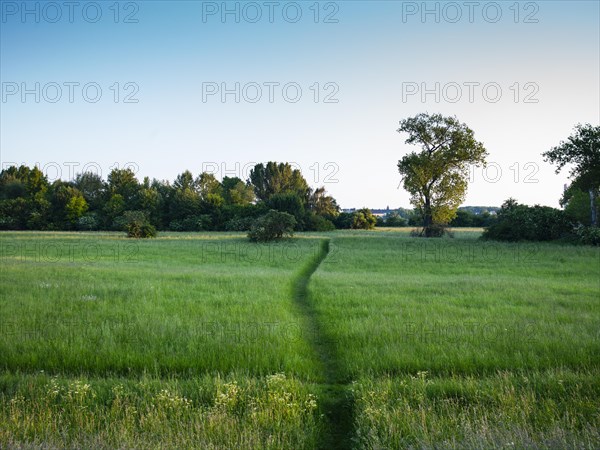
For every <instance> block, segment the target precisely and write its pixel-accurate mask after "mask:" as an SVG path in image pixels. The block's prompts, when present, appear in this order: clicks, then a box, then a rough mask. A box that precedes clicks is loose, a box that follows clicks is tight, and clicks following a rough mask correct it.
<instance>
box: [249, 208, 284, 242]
mask: <svg viewBox="0 0 600 450" xmlns="http://www.w3.org/2000/svg"><path fill="white" fill-rule="evenodd" d="M295 226H296V219H295V218H294V216H292V215H291V214H288V213H285V212H281V211H276V210H274V209H272V210H271V211H269V212H268V213H267V214H265V215H264V216H261V217H259V218H258V219H256V220H255V221H254V223H253V224H252V227H251V228H250V231H249V232H248V237H249V238H250V240H251V241H254V242H267V241H273V240H275V239H281V238H283V237H291V236H293V235H294V227H295Z"/></svg>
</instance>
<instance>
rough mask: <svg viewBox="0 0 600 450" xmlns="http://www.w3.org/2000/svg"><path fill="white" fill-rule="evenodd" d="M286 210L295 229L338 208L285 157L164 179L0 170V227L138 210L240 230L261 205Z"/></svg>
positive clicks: (180, 222)
mask: <svg viewBox="0 0 600 450" xmlns="http://www.w3.org/2000/svg"><path fill="white" fill-rule="evenodd" d="M272 209H273V210H277V211H282V212H286V213H288V214H291V215H292V216H293V217H294V219H295V230H296V231H308V230H316V231H323V230H329V229H334V228H335V225H334V221H335V220H336V218H337V217H338V216H339V213H340V208H339V206H338V204H337V202H336V200H335V199H334V198H333V197H331V196H330V195H327V192H326V191H325V188H324V187H319V188H316V189H312V188H311V187H310V186H309V185H308V183H307V182H306V180H305V179H304V177H303V176H302V174H301V173H300V171H299V170H298V169H294V168H293V167H292V166H291V165H290V164H288V163H277V162H269V163H267V164H257V165H255V166H254V168H253V169H252V170H251V172H250V177H249V179H248V180H245V181H244V180H241V179H240V178H237V177H224V178H223V179H222V180H221V181H219V180H218V179H217V178H216V177H215V176H214V175H213V174H210V173H206V172H205V173H201V174H199V175H198V176H196V177H195V176H194V175H193V174H192V173H191V172H190V171H188V170H186V171H184V172H183V173H181V174H179V175H178V176H177V177H176V178H175V180H174V181H173V182H172V183H171V182H168V181H162V180H157V179H152V180H151V179H150V178H148V177H146V178H144V179H143V181H142V182H139V181H138V179H137V178H136V176H135V173H134V172H133V171H132V170H131V169H113V170H112V171H111V172H110V174H109V175H108V177H107V179H106V181H105V180H104V179H102V177H101V176H99V175H98V174H96V173H93V172H85V173H80V174H77V175H76V176H75V179H74V180H72V181H63V180H60V179H59V180H56V181H54V182H52V183H50V182H49V181H48V179H47V177H46V176H45V175H44V174H43V173H42V171H41V170H40V169H39V168H37V167H33V168H30V167H28V166H25V165H21V166H19V167H17V166H11V167H9V168H7V169H5V170H2V172H0V229H5V230H6V229H11V230H124V229H125V228H126V226H127V224H128V223H129V222H131V221H132V220H134V219H135V220H136V221H137V220H140V218H141V217H143V220H144V221H147V222H148V223H149V224H151V225H152V226H153V227H155V228H156V229H158V230H171V231H246V230H249V229H250V227H251V224H252V222H253V221H254V220H255V219H256V218H258V217H259V216H261V215H264V214H266V213H267V212H268V211H269V210H272Z"/></svg>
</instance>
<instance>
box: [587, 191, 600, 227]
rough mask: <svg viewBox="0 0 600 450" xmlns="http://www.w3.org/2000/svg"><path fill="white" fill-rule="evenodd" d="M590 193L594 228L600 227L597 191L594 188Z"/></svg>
mask: <svg viewBox="0 0 600 450" xmlns="http://www.w3.org/2000/svg"><path fill="white" fill-rule="evenodd" d="M589 193H590V209H591V210H592V226H593V227H597V226H598V213H597V211H596V191H595V189H594V188H591V189H590V190H589Z"/></svg>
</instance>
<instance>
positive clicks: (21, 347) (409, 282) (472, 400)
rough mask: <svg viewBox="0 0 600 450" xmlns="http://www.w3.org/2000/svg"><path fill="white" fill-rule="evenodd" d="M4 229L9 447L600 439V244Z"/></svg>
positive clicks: (472, 234) (3, 368)
mask: <svg viewBox="0 0 600 450" xmlns="http://www.w3.org/2000/svg"><path fill="white" fill-rule="evenodd" d="M479 234H480V230H477V229H469V230H465V231H457V232H456V233H455V237H454V238H453V239H449V238H448V239H447V238H444V239H433V240H425V239H421V238H411V237H410V234H409V230H392V229H382V230H377V231H335V232H330V233H300V234H298V235H296V237H294V238H293V239H289V240H284V241H281V242H277V243H274V244H273V243H270V244H251V243H249V242H248V240H247V239H246V237H245V236H244V235H243V234H241V233H222V232H215V233H162V234H160V235H159V237H158V238H157V239H152V240H131V239H126V238H124V237H123V236H122V234H119V233H81V232H80V233H68V232H3V233H0V251H1V253H0V262H1V271H0V280H1V283H0V447H2V448H4V447H25V448H31V447H44V448H64V447H77V448H81V447H86V448H90V447H94V448H115V447H119V448H132V447H135V448H138V447H139V448H147V447H171V448H234V447H238V448H273V449H276V448H290V449H301V448H306V449H310V448H357V449H375V448H378V449H379V448H457V449H459V448H586V449H588V448H589V449H593V448H598V447H600V433H599V432H598V430H599V429H600V381H599V380H600V335H599V331H598V330H599V329H600V253H599V251H598V249H597V248H592V247H585V246H562V245H558V244H531V243H527V244H520V243H519V244H506V243H496V242H485V241H480V240H478V239H477V238H478V236H479Z"/></svg>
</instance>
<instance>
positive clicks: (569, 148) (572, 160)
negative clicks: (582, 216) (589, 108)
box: [542, 124, 600, 227]
mask: <svg viewBox="0 0 600 450" xmlns="http://www.w3.org/2000/svg"><path fill="white" fill-rule="evenodd" d="M542 156H544V158H545V161H549V162H551V163H553V164H556V165H557V167H556V173H559V172H560V171H561V170H562V169H563V167H564V166H566V165H567V164H571V165H572V167H571V171H570V173H569V176H570V177H571V179H572V180H573V181H572V183H573V184H572V186H574V187H576V188H578V189H581V190H584V191H587V192H588V194H589V196H590V211H591V222H592V225H593V226H596V227H597V226H598V214H597V208H596V197H597V196H598V190H599V189H600V126H597V127H594V126H592V125H590V124H585V125H581V124H578V125H576V126H575V130H574V133H573V134H572V135H571V136H569V137H568V138H567V140H566V141H562V142H561V143H560V144H559V145H557V146H556V147H553V148H552V149H550V150H548V151H547V152H545V153H542Z"/></svg>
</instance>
